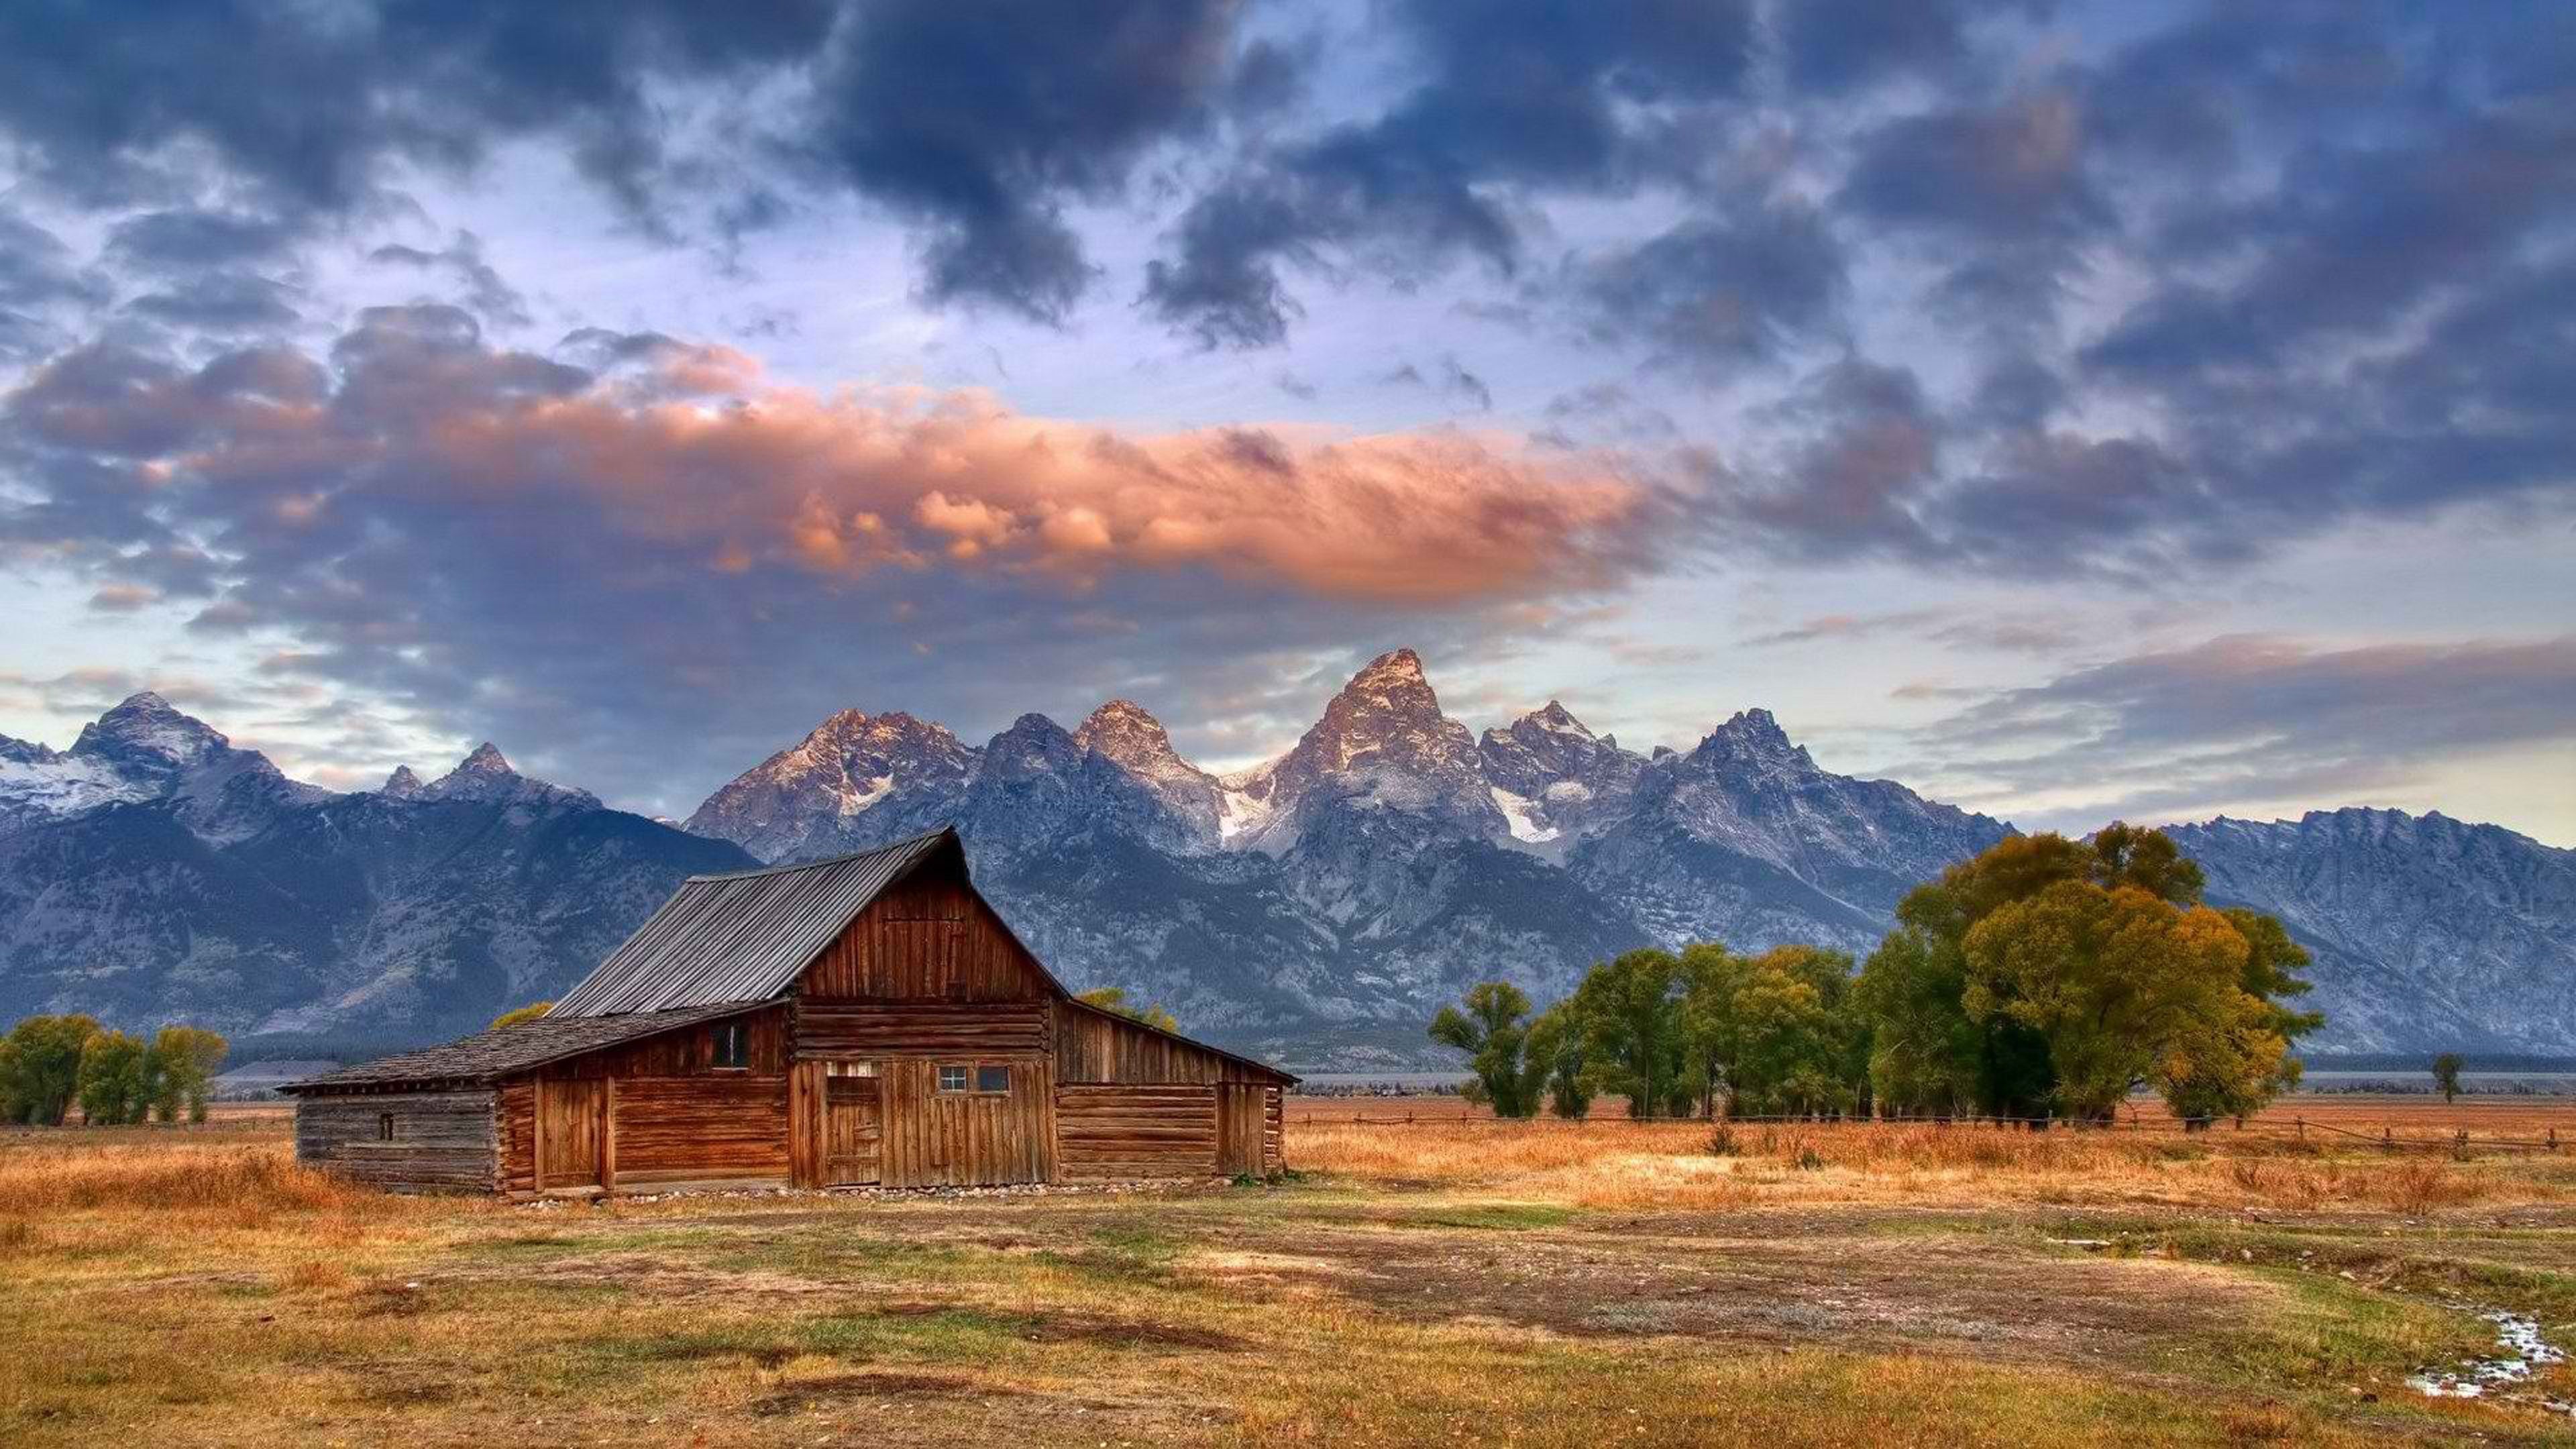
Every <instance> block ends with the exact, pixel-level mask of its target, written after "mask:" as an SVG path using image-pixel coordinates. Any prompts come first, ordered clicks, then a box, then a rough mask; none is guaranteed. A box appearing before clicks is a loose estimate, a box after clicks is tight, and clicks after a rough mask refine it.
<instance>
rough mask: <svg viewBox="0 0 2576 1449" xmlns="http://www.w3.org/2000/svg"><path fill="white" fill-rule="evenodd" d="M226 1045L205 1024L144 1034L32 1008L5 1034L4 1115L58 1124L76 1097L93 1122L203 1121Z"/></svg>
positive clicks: (0, 1089)
mask: <svg viewBox="0 0 2576 1449" xmlns="http://www.w3.org/2000/svg"><path fill="white" fill-rule="evenodd" d="M229 1050H230V1047H229V1046H228V1045H227V1043H226V1042H225V1041H224V1039H223V1038H222V1037H220V1036H218V1035H216V1034H215V1033H213V1032H211V1031H208V1030H206V1029H205V1028H203V1027H195V1026H165V1027H163V1028H161V1030H160V1031H159V1032H157V1033H155V1034H154V1035H153V1037H152V1039H151V1040H150V1041H148V1042H147V1041H145V1040H144V1039H143V1038H141V1037H137V1036H128V1035H127V1034H125V1033H124V1032H121V1031H113V1030H110V1029H108V1028H105V1027H102V1026H100V1025H99V1024H98V1023H97V1022H96V1021H94V1020H92V1019H91V1018H89V1017H86V1016H31V1017H28V1018H27V1019H26V1020H24V1021H21V1022H19V1023H18V1024H17V1025H16V1026H14V1027H12V1028H10V1030H9V1034H8V1035H7V1036H5V1037H0V1121H5V1122H9V1123H13V1124H18V1125H23V1126H35V1127H59V1126H61V1125H62V1123H63V1118H64V1117H66V1116H68V1115H69V1114H70V1112H71V1107H72V1104H73V1103H74V1102H78V1103H79V1104H80V1109H81V1117H82V1118H83V1119H84V1120H85V1121H88V1122H89V1123H91V1124H92V1125H94V1126H101V1127H111V1126H120V1125H124V1124H128V1123H136V1122H146V1121H150V1120H151V1119H153V1118H154V1117H158V1118H159V1119H160V1120H162V1121H164V1122H176V1121H178V1120H180V1118H181V1116H182V1114H185V1116H186V1119H187V1120H188V1121H191V1122H203V1121H205V1120H206V1098H207V1094H208V1093H209V1092H211V1091H212V1090H213V1087H214V1080H215V1072H216V1071H217V1070H218V1069H220V1068H221V1067H222V1066H223V1064H224V1054H225V1053H226V1052H227V1051H229Z"/></svg>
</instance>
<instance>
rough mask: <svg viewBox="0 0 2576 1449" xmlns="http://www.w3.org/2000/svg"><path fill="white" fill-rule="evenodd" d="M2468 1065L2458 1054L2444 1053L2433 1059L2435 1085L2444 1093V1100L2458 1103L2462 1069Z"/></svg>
mask: <svg viewBox="0 0 2576 1449" xmlns="http://www.w3.org/2000/svg"><path fill="white" fill-rule="evenodd" d="M2466 1065H2467V1063H2465V1062H2462V1061H2461V1060H2460V1054H2459V1053H2458V1052H2444V1053H2442V1054H2441V1055H2440V1056H2438V1057H2435V1058H2433V1085H2434V1086H2436V1087H2439V1088H2440V1089H2441V1091H2442V1100H2443V1101H2445V1102H2450V1101H2456V1100H2457V1099H2458V1098H2459V1095H2460V1069H2461V1068H2462V1067H2464V1066H2466Z"/></svg>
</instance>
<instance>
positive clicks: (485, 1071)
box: [279, 1002, 759, 1092]
mask: <svg viewBox="0 0 2576 1449" xmlns="http://www.w3.org/2000/svg"><path fill="white" fill-rule="evenodd" d="M758 1004H759V1003H757V1002H734V1003H727V1004H723V1005H715V1006H693V1007H683V1008H680V1009H678V1010H675V1011H644V1012H636V1013H633V1014H631V1015H627V1016H576V1017H558V1016H541V1017H539V1018H537V1019H536V1020H535V1021H523V1022H519V1023H518V1024H516V1025H513V1026H496V1027H494V1028H492V1029H491V1030H490V1031H484V1032H477V1033H475V1034H474V1035H472V1036H469V1037H466V1038H464V1039H462V1040H460V1041H452V1042H448V1043H447V1044H445V1045H444V1046H434V1047H423V1048H422V1049H420V1050H419V1051H416V1052H403V1053H401V1054H399V1055H397V1056H390V1057H380V1058H378V1059H376V1060H375V1061H372V1062H360V1063H358V1064H357V1065H356V1066H353V1067H342V1068H341V1069H340V1070H338V1071H336V1072H331V1073H328V1074H326V1075H323V1076H319V1077H313V1078H309V1079H307V1080H305V1081H301V1082H292V1083H289V1084H287V1085H286V1086H284V1087H281V1088H279V1090H280V1091H284V1092H301V1091H304V1090H306V1089H308V1088H313V1087H364V1086H377V1085H382V1084H385V1083H391V1082H457V1081H463V1082H475V1081H487V1080H489V1079H491V1078H493V1077H501V1076H507V1075H509V1074H510V1073H512V1072H523V1071H526V1070H528V1069H529V1068H530V1067H541V1066H544V1065H545V1064H546V1063H548V1062H555V1061H561V1060H563V1059H564V1058H566V1057H577V1056H580V1055H581V1054H582V1053H584V1052H591V1051H597V1050H599V1049H600V1048H601V1047H609V1046H616V1045H618V1044H620V1043H622V1042H630V1041H637V1040H640V1039H642V1038H644V1037H648V1036H657V1035H659V1034H661V1033H663V1032H666V1031H672V1030H675V1029H677V1028H679V1027H684V1026H695V1025H697V1024H698V1023H700V1022H707V1021H715V1020H719V1019H721V1018H723V1017H728V1016H734V1015H738V1014H740V1013H742V1012H745V1011H749V1010H751V1009H752V1008H753V1007H754V1006H756V1005H758Z"/></svg>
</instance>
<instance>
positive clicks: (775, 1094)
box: [607, 1074, 787, 1191]
mask: <svg viewBox="0 0 2576 1449" xmlns="http://www.w3.org/2000/svg"><path fill="white" fill-rule="evenodd" d="M608 1090H609V1113H608V1115H609V1124H610V1125H609V1132H608V1150H609V1153H610V1165H609V1168H608V1173H607V1176H608V1185H609V1186H611V1187H614V1188H616V1189H619V1190H621V1191H622V1190H626V1189H629V1188H647V1187H657V1186H664V1185H667V1184H670V1183H675V1182H739V1183H784V1182H786V1181H787V1078H786V1077H785V1076H784V1075H783V1074H782V1075H779V1076H774V1077H758V1076H741V1075H733V1076H723V1075H718V1076H698V1077H619V1078H616V1079H615V1080H614V1081H612V1082H611V1083H610V1085H609V1089H608Z"/></svg>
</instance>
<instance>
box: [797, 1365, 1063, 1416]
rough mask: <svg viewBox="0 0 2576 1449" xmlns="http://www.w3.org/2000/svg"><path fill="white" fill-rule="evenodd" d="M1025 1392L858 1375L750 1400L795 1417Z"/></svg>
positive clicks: (809, 1382) (928, 1378)
mask: <svg viewBox="0 0 2576 1449" xmlns="http://www.w3.org/2000/svg"><path fill="white" fill-rule="evenodd" d="M1022 1396H1023V1391H1022V1390H1019V1389H1013V1388H1004V1387H998V1386H995V1385H992V1384H981V1383H976V1382H974V1381H972V1380H969V1379H957V1378H947V1377H943V1376H941V1375H939V1374H919V1373H856V1374H833V1375H831V1376H829V1377H827V1378H818V1379H806V1380H804V1381H802V1382H800V1383H797V1384H794V1385H791V1386H789V1387H787V1388H783V1389H780V1390H779V1391H777V1392H776V1393H773V1394H765V1395H763V1396H761V1397H760V1398H757V1399H754V1400H752V1401H751V1404H750V1406H749V1407H750V1409H751V1412H753V1413H755V1414H758V1415H761V1416H762V1417H764V1418H775V1417H777V1416H778V1415H780V1414H793V1413H795V1412H796V1411H798V1410H800V1409H807V1408H812V1407H814V1406H816V1405H818V1404H821V1403H824V1402H827V1401H837V1402H846V1401H848V1400H852V1399H951V1398H966V1397H975V1398H1017V1397H1022Z"/></svg>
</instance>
